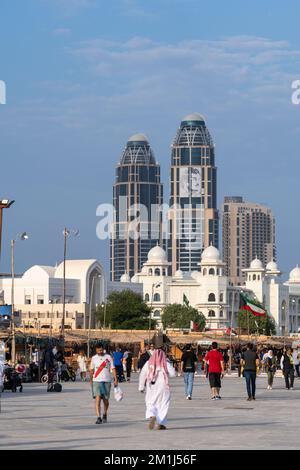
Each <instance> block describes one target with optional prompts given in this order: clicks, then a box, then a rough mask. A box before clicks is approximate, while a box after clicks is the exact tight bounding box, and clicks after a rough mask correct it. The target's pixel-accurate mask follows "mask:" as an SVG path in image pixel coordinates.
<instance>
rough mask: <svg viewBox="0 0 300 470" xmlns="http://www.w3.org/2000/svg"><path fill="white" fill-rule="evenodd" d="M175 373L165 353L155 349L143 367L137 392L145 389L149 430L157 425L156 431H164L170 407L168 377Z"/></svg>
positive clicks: (173, 375)
mask: <svg viewBox="0 0 300 470" xmlns="http://www.w3.org/2000/svg"><path fill="white" fill-rule="evenodd" d="M175 376H176V372H175V369H174V367H173V366H172V365H171V363H170V362H169V361H167V357H166V355H165V353H164V352H163V351H162V350H161V349H155V350H154V351H153V353H152V355H151V358H150V359H149V360H148V361H147V362H146V363H145V365H144V366H143V368H142V370H141V373H140V377H139V391H140V392H144V390H145V387H146V397H145V401H146V419H147V420H149V429H151V430H152V429H154V427H155V423H157V429H158V430H165V429H167V428H166V425H167V415H168V410H169V405H170V398H171V394H170V385H169V377H175Z"/></svg>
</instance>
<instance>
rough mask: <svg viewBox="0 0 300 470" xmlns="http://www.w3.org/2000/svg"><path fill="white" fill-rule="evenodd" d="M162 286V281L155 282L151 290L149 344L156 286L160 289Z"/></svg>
mask: <svg viewBox="0 0 300 470" xmlns="http://www.w3.org/2000/svg"><path fill="white" fill-rule="evenodd" d="M160 286H161V282H158V283H155V282H154V283H153V284H152V292H151V306H150V312H149V327H148V344H150V332H151V312H152V307H153V301H154V300H153V297H154V288H155V289H158V288H159V287H160Z"/></svg>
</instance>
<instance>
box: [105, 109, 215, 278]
mask: <svg viewBox="0 0 300 470" xmlns="http://www.w3.org/2000/svg"><path fill="white" fill-rule="evenodd" d="M170 176H171V180H170V200H169V205H168V206H167V205H166V204H164V194H163V185H162V183H161V175H160V165H159V164H158V163H157V162H156V159H155V156H154V153H153V151H152V149H151V146H150V144H149V142H148V139H147V138H146V137H145V136H144V135H143V134H136V135H133V136H132V137H131V138H130V139H129V140H128V142H127V145H126V147H125V150H124V152H123V155H122V158H121V161H120V163H119V164H118V166H117V169H116V181H115V184H114V189H113V204H114V209H115V215H114V223H113V227H112V235H111V253H110V258H111V280H112V281H119V280H120V278H121V276H122V275H123V274H125V273H126V274H128V275H129V276H130V277H132V276H134V274H135V273H137V272H139V271H140V270H141V269H142V266H143V264H144V263H145V262H146V261H147V255H148V252H149V251H150V249H151V248H153V246H155V245H160V246H162V247H163V248H164V249H166V250H167V252H168V260H169V263H170V273H169V274H173V275H174V274H175V272H176V271H177V270H181V271H183V272H192V271H196V270H198V269H199V262H200V259H201V253H202V251H203V249H204V248H205V247H207V246H209V245H211V244H212V245H213V246H215V247H218V245H219V219H218V211H217V168H216V166H215V149H214V144H213V141H212V138H211V136H210V133H209V131H208V129H207V127H206V123H205V119H204V117H203V116H201V114H198V113H192V114H189V115H188V116H186V117H185V118H184V119H183V121H182V122H181V124H180V128H179V129H178V131H177V134H176V137H175V139H174V142H173V144H172V154H171V175H170Z"/></svg>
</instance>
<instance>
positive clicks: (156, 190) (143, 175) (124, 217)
mask: <svg viewBox="0 0 300 470" xmlns="http://www.w3.org/2000/svg"><path fill="white" fill-rule="evenodd" d="M162 203H163V186H162V184H161V182H160V165H159V164H158V163H157V162H156V160H155V157H154V153H153V151H152V149H151V147H150V144H149V142H148V139H147V137H146V136H145V135H143V134H135V135H133V136H132V137H130V139H129V140H128V142H127V144H126V147H125V149H124V151H123V154H122V157H121V161H120V163H119V164H118V166H117V168H116V180H115V184H114V188H113V204H114V209H115V217H114V223H113V227H112V239H111V280H112V281H119V280H120V279H121V276H122V275H123V274H124V273H128V275H129V276H130V277H132V276H134V274H135V273H137V272H139V271H140V270H141V268H142V266H143V264H144V263H145V262H146V261H147V255H148V252H149V251H150V250H151V248H153V247H154V246H156V245H157V243H159V244H162V215H161V210H160V206H161V205H162Z"/></svg>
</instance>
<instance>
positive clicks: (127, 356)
mask: <svg viewBox="0 0 300 470" xmlns="http://www.w3.org/2000/svg"><path fill="white" fill-rule="evenodd" d="M123 360H124V361H125V370H126V380H127V382H130V378H131V370H132V360H133V354H132V352H131V351H128V350H127V351H125V353H124V356H123Z"/></svg>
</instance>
